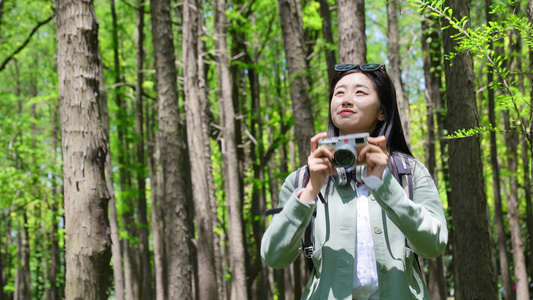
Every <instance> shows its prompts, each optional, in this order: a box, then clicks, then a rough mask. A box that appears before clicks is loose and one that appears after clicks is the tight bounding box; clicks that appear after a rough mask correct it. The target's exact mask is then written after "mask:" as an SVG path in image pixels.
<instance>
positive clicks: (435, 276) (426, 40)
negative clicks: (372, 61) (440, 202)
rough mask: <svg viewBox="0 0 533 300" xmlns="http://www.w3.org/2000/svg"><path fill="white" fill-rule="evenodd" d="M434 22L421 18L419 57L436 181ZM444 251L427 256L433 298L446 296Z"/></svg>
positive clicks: (429, 152)
mask: <svg viewBox="0 0 533 300" xmlns="http://www.w3.org/2000/svg"><path fill="white" fill-rule="evenodd" d="M437 30H438V28H437V24H435V23H433V24H432V23H430V20H428V19H423V21H422V41H421V42H422V57H423V62H424V79H425V82H426V91H425V93H426V97H425V98H426V107H427V115H426V118H427V119H426V126H427V132H428V133H427V143H426V166H427V168H428V171H429V173H430V174H431V175H432V177H433V178H434V179H435V180H436V183H437V184H438V178H439V175H438V169H437V158H436V147H435V131H436V128H435V127H436V125H435V110H436V109H435V108H436V106H437V104H438V103H439V102H440V101H441V94H440V87H441V84H442V80H441V74H442V70H440V69H439V67H438V66H440V59H439V58H440V54H441V51H440V47H441V45H442V44H441V43H439V34H438V31H437ZM443 261H444V255H441V256H439V257H436V258H433V259H429V260H428V261H427V264H428V266H429V272H428V276H427V285H428V289H429V293H430V298H431V299H433V300H446V278H445V270H444V263H443Z"/></svg>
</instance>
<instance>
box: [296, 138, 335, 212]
mask: <svg viewBox="0 0 533 300" xmlns="http://www.w3.org/2000/svg"><path fill="white" fill-rule="evenodd" d="M327 136H328V134H327V133H326V132H321V133H319V134H317V135H315V136H313V137H312V138H311V154H309V156H308V157H307V167H308V168H309V182H308V183H307V185H306V187H305V189H304V191H303V192H302V193H301V194H300V201H302V202H309V203H311V202H314V201H315V199H316V197H317V196H318V193H320V189H321V188H322V186H323V185H324V184H325V183H326V180H327V178H328V176H329V175H335V174H336V171H335V167H334V166H333V150H331V149H328V148H326V147H319V146H318V140H320V139H323V138H326V137H327Z"/></svg>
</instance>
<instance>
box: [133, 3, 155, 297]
mask: <svg viewBox="0 0 533 300" xmlns="http://www.w3.org/2000/svg"><path fill="white" fill-rule="evenodd" d="M144 5H145V4H144V2H143V1H141V0H138V1H137V10H136V19H137V84H136V87H135V88H136V90H135V96H136V109H135V119H136V123H135V133H136V135H137V140H136V144H137V145H136V146H137V168H136V170H137V191H138V193H137V195H138V198H137V222H138V230H137V231H138V233H139V238H140V245H139V246H140V249H139V250H140V251H139V254H140V261H141V267H140V269H141V271H142V285H141V293H140V295H142V298H143V299H152V294H153V293H152V267H151V262H150V245H149V241H148V229H149V224H148V218H147V207H146V173H145V171H146V168H145V166H146V162H145V158H144V157H145V154H144V130H143V125H144V121H143V82H144V76H143V65H144V45H143V44H144V12H145V9H144Z"/></svg>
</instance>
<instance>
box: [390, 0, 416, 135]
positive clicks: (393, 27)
mask: <svg viewBox="0 0 533 300" xmlns="http://www.w3.org/2000/svg"><path fill="white" fill-rule="evenodd" d="M397 6H398V1H389V2H387V21H388V22H387V24H388V26H387V36H388V41H387V49H388V51H389V52H388V57H389V68H388V72H389V74H390V77H391V79H392V82H393V83H394V88H395V90H396V99H397V102H398V110H399V112H400V119H401V121H402V127H403V133H404V135H405V140H406V141H407V144H408V145H410V144H411V137H410V133H409V132H410V129H409V127H410V124H411V121H410V120H409V101H407V100H406V99H405V96H404V92H403V83H402V68H401V65H402V59H401V54H400V32H399V31H398V9H397Z"/></svg>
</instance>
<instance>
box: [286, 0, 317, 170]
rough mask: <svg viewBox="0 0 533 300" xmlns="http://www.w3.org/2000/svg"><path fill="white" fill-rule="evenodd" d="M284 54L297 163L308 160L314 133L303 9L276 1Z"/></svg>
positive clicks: (295, 3) (290, 2) (290, 1)
mask: <svg viewBox="0 0 533 300" xmlns="http://www.w3.org/2000/svg"><path fill="white" fill-rule="evenodd" d="M278 5H279V15H280V18H281V29H282V32H283V44H284V45H285V57H286V59H287V69H288V71H289V82H290V91H291V99H292V111H293V114H294V128H295V135H296V140H297V142H298V154H299V155H298V157H299V159H300V164H304V163H306V162H307V156H308V155H309V141H310V140H311V137H313V135H314V125H313V115H312V110H311V105H312V102H311V98H310V97H309V83H308V81H307V77H306V72H307V67H306V66H307V65H306V62H305V54H304V53H305V50H304V49H305V48H304V40H303V25H302V12H301V11H300V10H299V5H298V1H295V0H278Z"/></svg>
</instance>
